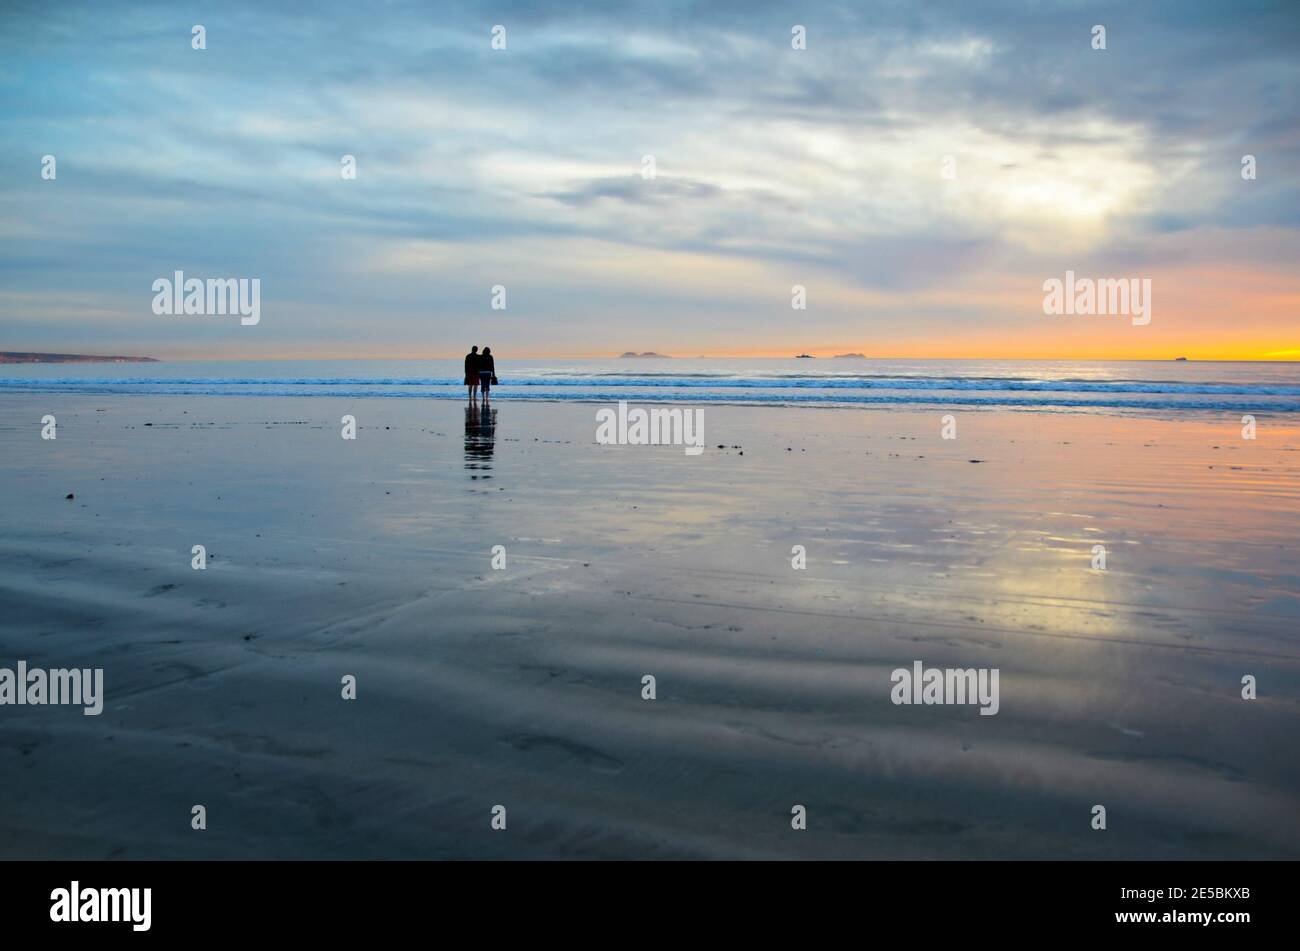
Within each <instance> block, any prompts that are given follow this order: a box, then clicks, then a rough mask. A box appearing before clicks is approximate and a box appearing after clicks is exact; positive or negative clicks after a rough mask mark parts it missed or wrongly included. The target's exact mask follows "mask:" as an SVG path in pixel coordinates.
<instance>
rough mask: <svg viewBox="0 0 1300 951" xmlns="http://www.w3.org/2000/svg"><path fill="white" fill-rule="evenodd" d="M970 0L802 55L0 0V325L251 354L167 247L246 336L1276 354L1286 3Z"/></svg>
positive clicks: (530, 16)
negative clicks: (1081, 5)
mask: <svg viewBox="0 0 1300 951" xmlns="http://www.w3.org/2000/svg"><path fill="white" fill-rule="evenodd" d="M1002 10H1003V8H1002V7H1001V5H992V6H989V7H983V8H981V10H980V11H975V8H974V7H972V5H970V4H952V5H944V4H938V5H935V7H934V8H933V9H930V8H927V10H926V12H924V13H918V14H917V15H916V18H913V19H908V18H904V17H901V16H900V15H899V14H898V12H897V11H896V10H894V8H892V7H886V6H882V7H880V8H875V9H870V10H867V11H866V16H865V17H864V18H863V19H859V18H858V16H857V14H855V13H852V12H846V11H840V12H837V13H832V12H823V13H818V14H816V15H815V16H816V17H817V19H816V21H815V22H809V23H808V24H807V25H808V35H809V48H808V49H807V50H802V51H796V50H792V49H790V47H789V39H788V38H789V29H790V24H789V23H787V22H785V21H786V19H787V18H788V14H787V13H786V12H785V11H784V10H783V9H781V8H777V7H773V8H771V9H768V8H766V7H764V6H763V5H762V4H759V5H756V6H754V7H753V8H752V9H750V10H748V11H747V15H746V17H744V18H743V20H744V24H743V25H742V24H741V23H739V22H737V19H736V18H734V17H729V16H726V15H725V14H724V13H722V12H719V11H710V10H709V9H707V8H692V9H690V10H686V9H680V10H675V11H668V10H666V9H663V10H658V11H653V10H650V9H647V10H642V11H639V12H635V13H634V12H625V13H623V14H620V15H618V16H613V15H609V16H604V15H595V14H591V13H590V12H587V13H585V14H578V13H570V12H564V11H555V12H550V13H542V12H539V11H538V10H536V9H534V8H532V7H522V6H521V7H512V6H510V5H509V4H507V5H506V6H504V7H494V8H493V9H492V11H486V10H484V9H482V8H480V7H477V6H475V5H473V4H467V5H465V6H463V7H453V8H450V9H449V10H448V11H447V12H446V13H445V14H444V15H440V17H439V22H436V23H435V22H433V21H432V20H430V18H429V17H428V15H427V14H426V13H425V12H424V11H422V10H421V9H420V8H419V7H417V6H414V5H412V6H407V5H403V4H397V5H395V6H393V7H392V9H391V10H390V11H386V13H385V16H384V17H382V18H376V17H372V16H368V15H363V14H362V13H361V12H360V11H357V10H353V9H352V8H351V7H350V6H346V5H343V4H338V5H329V4H326V5H324V6H323V7H322V8H321V9H320V10H319V11H317V12H316V13H314V14H313V15H311V16H309V17H295V18H287V17H283V16H281V15H279V14H276V13H273V12H268V11H265V10H264V9H262V8H260V7H254V6H253V5H247V6H245V5H242V4H236V5H234V6H232V7H231V8H230V10H228V11H225V12H223V13H222V14H220V15H219V16H217V15H214V16H213V17H212V18H210V22H208V23H207V26H208V30H209V36H210V37H211V38H212V48H210V49H209V50H208V51H207V52H206V53H198V52H195V51H192V50H190V49H189V48H188V42H187V37H188V25H187V24H181V23H173V22H171V20H169V19H166V18H164V20H163V21H162V22H161V23H156V22H154V19H152V18H149V22H148V29H143V28H142V27H144V26H145V22H144V20H142V19H140V17H141V15H140V14H135V13H132V12H130V10H129V8H126V7H123V8H117V7H115V6H114V5H113V4H95V5H87V6H83V7H73V8H69V9H68V10H63V11H56V12H52V13H50V14H49V15H48V16H47V17H36V16H34V15H33V16H23V15H20V14H16V13H13V12H10V13H7V14H5V18H6V30H5V33H4V36H5V39H4V41H3V43H4V49H5V53H6V54H7V55H6V59H7V61H9V62H11V63H14V64H16V65H15V66H14V67H13V68H12V69H11V70H9V71H8V72H7V73H6V74H5V76H4V77H3V78H0V91H2V93H3V100H4V102H5V107H4V112H3V122H4V124H5V126H6V130H5V131H6V135H5V145H4V146H3V153H0V154H3V156H4V160H5V161H6V163H7V164H8V165H9V167H10V169H11V172H12V173H11V175H10V176H7V177H6V179H5V181H4V182H3V183H0V188H3V189H4V198H5V199H6V205H7V207H8V208H9V209H10V212H9V214H8V215H7V216H6V219H5V220H4V222H3V224H0V242H3V244H4V246H5V250H6V260H8V261H9V262H10V263H9V267H8V268H7V271H6V274H7V277H8V280H7V285H6V288H5V291H6V293H4V294H0V313H2V314H3V319H4V323H5V326H6V330H7V334H6V340H7V344H8V345H9V346H11V347H12V348H14V349H61V348H62V349H83V350H86V349H94V348H96V347H99V348H101V349H104V348H108V349H122V348H123V347H134V348H136V349H142V350H145V351H148V352H151V353H157V354H159V355H168V354H178V353H182V352H183V353H185V354H186V355H189V356H194V355H196V353H203V354H207V355H211V356H214V357H219V356H222V355H224V354H226V353H234V352H240V353H246V352H247V347H248V346H250V344H249V341H248V340H247V338H246V336H245V337H240V336H238V335H237V334H235V333H233V332H232V333H229V334H224V333H219V332H215V331H214V332H211V333H206V334H205V336H204V337H203V343H202V346H201V348H199V349H197V350H196V349H195V344H194V342H193V339H192V338H189V339H187V338H186V335H185V334H184V333H183V332H181V331H179V330H178V329H177V327H176V325H175V324H174V323H173V324H170V325H167V326H163V325H161V324H160V323H159V321H158V318H156V317H155V316H153V315H152V314H151V313H150V312H149V299H150V295H149V293H148V288H149V284H150V281H151V280H152V279H153V278H154V277H156V276H157V275H159V274H168V273H170V272H171V271H172V270H174V269H177V268H182V269H185V270H187V271H190V272H194V273H198V272H204V273H213V274H222V275H225V274H230V275H248V276H258V277H261V278H262V279H263V286H264V288H265V293H266V295H267V296H266V301H265V304H264V313H265V315H266V316H265V319H264V321H263V324H262V325H261V326H259V336H258V343H257V344H256V345H255V346H256V347H261V348H263V351H264V353H263V355H265V356H276V355H293V354H295V353H300V352H306V351H307V350H310V351H311V352H313V353H320V352H322V351H323V350H324V351H330V352H337V353H339V354H340V355H344V354H347V353H350V352H355V351H356V348H358V347H360V346H363V345H364V347H366V348H367V350H368V352H371V353H374V352H384V350H385V348H387V351H388V352H391V353H393V354H394V355H401V354H405V353H410V352H411V350H412V346H413V343H415V342H418V349H419V350H420V352H422V353H430V352H434V353H437V352H442V353H455V352H458V351H459V350H460V349H461V339H460V338H461V337H462V336H463V334H464V332H465V328H466V327H467V326H468V327H474V326H478V325H488V324H491V325H493V326H494V327H495V326H502V324H503V322H505V321H508V322H509V323H508V333H509V337H510V340H511V347H512V350H514V351H516V352H521V353H522V352H528V353H538V354H543V353H568V354H571V355H586V354H590V355H597V354H605V353H609V352H621V351H622V350H624V349H628V348H629V347H632V346H635V347H636V348H637V349H656V350H660V351H665V352H687V353H690V352H719V353H721V352H730V353H745V352H763V353H788V352H791V351H794V350H809V351H810V352H832V351H834V352H840V351H844V350H852V351H862V352H867V353H871V354H875V355H890V354H894V353H897V354H899V355H909V356H918V355H922V356H923V355H927V354H930V355H936V356H939V355H943V356H960V355H972V356H998V355H1003V356H1016V355H1023V356H1034V357H1043V356H1060V357H1087V356H1098V357H1104V356H1125V355H1128V356H1159V357H1168V356H1171V355H1174V354H1175V353H1176V354H1178V355H1189V356H1215V355H1218V356H1225V357H1226V356H1233V357H1252V358H1272V359H1279V358H1281V359H1290V358H1293V357H1294V355H1295V353H1296V350H1297V347H1296V346H1294V344H1295V343H1296V337H1295V331H1294V327H1295V325H1296V321H1295V315H1296V311H1297V307H1298V306H1300V294H1298V293H1297V285H1296V282H1295V281H1294V280H1293V279H1292V277H1293V273H1294V261H1295V260H1296V258H1297V253H1296V252H1297V251H1300V242H1297V240H1296V238H1297V235H1296V225H1297V219H1298V218H1300V201H1298V200H1297V185H1296V181H1297V178H1296V175H1295V174H1294V173H1295V171H1296V169H1297V165H1300V161H1298V156H1297V151H1298V150H1300V145H1297V143H1296V141H1295V139H1294V136H1291V135H1288V133H1287V132H1286V129H1287V128H1288V126H1287V123H1286V121H1285V120H1286V118H1287V117H1290V118H1293V117H1294V114H1295V111H1296V110H1295V106H1296V93H1295V90H1296V89H1297V88H1300V83H1298V82H1296V80H1297V79H1300V77H1298V76H1297V72H1298V71H1300V70H1298V69H1297V63H1296V60H1295V58H1294V57H1293V56H1288V55H1286V53H1287V49H1288V44H1290V43H1293V42H1294V41H1295V39H1296V34H1297V24H1296V22H1295V21H1296V20H1300V17H1295V16H1290V15H1288V14H1287V12H1286V8H1284V7H1281V6H1279V7H1278V8H1277V9H1276V10H1273V9H1272V8H1269V9H1268V10H1265V11H1262V12H1258V13H1256V14H1254V15H1252V16H1245V15H1243V16H1236V15H1229V14H1228V13H1227V12H1224V13H1222V14H1209V13H1202V14H1200V15H1199V16H1192V15H1190V14H1186V13H1184V14H1180V15H1178V16H1175V15H1173V14H1171V13H1168V14H1167V13H1161V12H1159V11H1145V12H1135V11H1131V10H1129V9H1128V8H1127V7H1126V6H1125V5H1121V4H1114V5H1106V4H1102V5H1101V6H1100V7H1099V8H1098V11H1097V16H1098V18H1107V19H1106V22H1108V23H1111V24H1112V28H1111V29H1112V36H1114V35H1116V34H1118V35H1119V36H1120V37H1122V38H1123V42H1122V43H1113V44H1112V48H1111V49H1109V50H1107V51H1105V52H1098V51H1093V50H1091V49H1089V47H1088V34H1087V31H1086V30H1084V31H1083V32H1082V33H1080V28H1079V26H1078V24H1077V23H1076V22H1075V19H1077V18H1074V17H1070V16H1066V15H1063V14H1062V15H1056V14H1051V13H1049V12H1043V11H1040V12H1038V13H1036V14H1035V15H1033V16H1025V15H1023V13H1016V14H1014V15H1013V13H1012V12H1006V13H1004V12H1002ZM977 12H978V13H979V14H980V15H977ZM813 16H814V14H813V13H809V14H808V17H810V18H811V17H813ZM500 21H505V22H507V23H508V24H509V26H510V44H509V48H508V50H507V51H499V52H494V51H492V50H490V49H489V46H488V42H487V36H488V34H487V26H488V25H490V24H491V23H494V22H500ZM171 32H176V34H177V35H176V36H172V35H171ZM85 35H94V36H96V37H97V40H98V41H97V42H96V43H95V44H86V43H84V42H81V41H80V40H79V39H78V37H82V36H85ZM1189 51H1197V55H1196V56H1195V57H1193V56H1190V55H1189ZM1246 51H1248V52H1249V53H1250V56H1245V55H1242V54H1243V53H1244V52H1246ZM52 77H60V78H57V79H55V78H52ZM1279 90H1283V92H1281V94H1280V95H1279ZM38 92H39V94H37V93H38ZM1266 93H1267V94H1266ZM38 143H39V144H38ZM46 150H52V151H55V152H56V153H58V155H59V160H60V175H59V179H58V181H57V183H49V182H41V181H40V179H39V177H38V176H37V175H36V174H35V172H33V171H32V170H33V169H36V168H37V164H36V163H37V160H38V159H39V155H40V154H41V153H42V152H44V151H46ZM1248 151H1249V152H1252V153H1258V155H1259V157H1260V163H1261V174H1260V178H1259V179H1258V180H1257V181H1253V182H1246V181H1243V180H1242V179H1241V177H1240V175H1239V173H1238V169H1239V160H1240V156H1241V155H1242V154H1244V153H1246V152H1248ZM345 154H350V155H354V156H356V159H357V163H358V170H359V173H358V177H357V179H356V181H343V180H341V179H340V176H339V174H338V169H339V161H340V157H341V156H342V155H345ZM647 155H651V156H653V157H654V160H655V166H656V175H655V177H654V178H652V179H646V178H644V177H643V176H642V174H641V172H642V167H643V165H642V160H643V157H644V156H647ZM949 156H950V157H951V159H952V163H953V168H954V169H955V177H953V178H951V179H947V178H944V177H942V176H941V174H940V170H941V163H942V162H943V161H944V160H945V157H949ZM1067 269H1072V270H1075V271H1076V272H1078V273H1081V274H1091V275H1093V276H1116V277H1121V276H1123V277H1128V276H1137V277H1150V278H1152V280H1153V281H1154V282H1155V284H1156V288H1157V290H1156V307H1157V310H1156V315H1155V318H1154V320H1153V322H1152V324H1151V325H1150V326H1148V327H1145V328H1140V329H1138V328H1133V327H1132V326H1126V325H1124V324H1123V323H1122V322H1119V321H1113V322H1110V323H1105V322H1102V321H1073V322H1071V321H1064V320H1059V319H1052V318H1046V317H1044V316H1043V314H1042V310H1041V301H1042V289H1041V288H1042V282H1043V281H1044V280H1045V279H1047V278H1050V277H1059V276H1061V275H1062V274H1063V273H1064V271H1065V270H1067ZM494 284H504V285H506V286H507V287H508V288H509V289H510V301H511V304H510V309H509V310H508V311H507V312H505V313H495V312H492V311H491V310H490V309H489V308H488V297H489V288H490V287H491V286H492V285H494ZM795 284H799V285H803V286H805V287H806V288H807V289H808V300H809V306H808V310H806V311H802V312H793V311H791V309H790V305H789V301H790V293H791V287H792V286H793V285H795ZM361 313H364V314H365V319H364V320H361V319H359V317H358V315H359V314H361ZM503 329H506V328H504V327H503ZM376 348H377V349H376ZM1279 354H1281V355H1284V356H1280V357H1279V356H1278V355H1279Z"/></svg>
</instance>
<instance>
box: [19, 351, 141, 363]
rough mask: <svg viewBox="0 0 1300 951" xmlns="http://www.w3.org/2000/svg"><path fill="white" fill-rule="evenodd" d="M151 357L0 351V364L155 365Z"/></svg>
mask: <svg viewBox="0 0 1300 951" xmlns="http://www.w3.org/2000/svg"><path fill="white" fill-rule="evenodd" d="M157 362H158V361H157V360H155V359H154V358H153V357H97V356H94V355H93V354H86V353H19V352H17V351H15V350H0V363H157Z"/></svg>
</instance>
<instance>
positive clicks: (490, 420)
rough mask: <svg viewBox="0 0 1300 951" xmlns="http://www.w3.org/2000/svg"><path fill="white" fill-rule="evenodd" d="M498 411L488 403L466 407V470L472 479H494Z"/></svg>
mask: <svg viewBox="0 0 1300 951" xmlns="http://www.w3.org/2000/svg"><path fill="white" fill-rule="evenodd" d="M496 427H497V411H496V410H495V409H493V408H492V406H491V405H490V404H488V403H483V404H482V405H478V404H471V405H469V406H466V407H465V468H466V469H469V470H471V472H473V473H475V474H473V475H471V476H470V478H471V479H490V478H492V475H491V471H492V449H493V446H494V444H495V442H496Z"/></svg>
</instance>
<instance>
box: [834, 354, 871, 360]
mask: <svg viewBox="0 0 1300 951" xmlns="http://www.w3.org/2000/svg"><path fill="white" fill-rule="evenodd" d="M831 359H832V360H865V359H867V355H866V354H865V353H837V354H835V356H834V357H832V358H831Z"/></svg>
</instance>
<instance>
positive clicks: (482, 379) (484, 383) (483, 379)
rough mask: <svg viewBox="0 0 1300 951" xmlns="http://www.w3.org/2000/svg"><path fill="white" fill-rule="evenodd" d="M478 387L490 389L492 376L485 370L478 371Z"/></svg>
mask: <svg viewBox="0 0 1300 951" xmlns="http://www.w3.org/2000/svg"><path fill="white" fill-rule="evenodd" d="M478 383H479V386H481V387H483V389H485V390H490V389H492V374H491V373H490V372H489V371H487V370H480V371H479V374H478Z"/></svg>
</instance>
